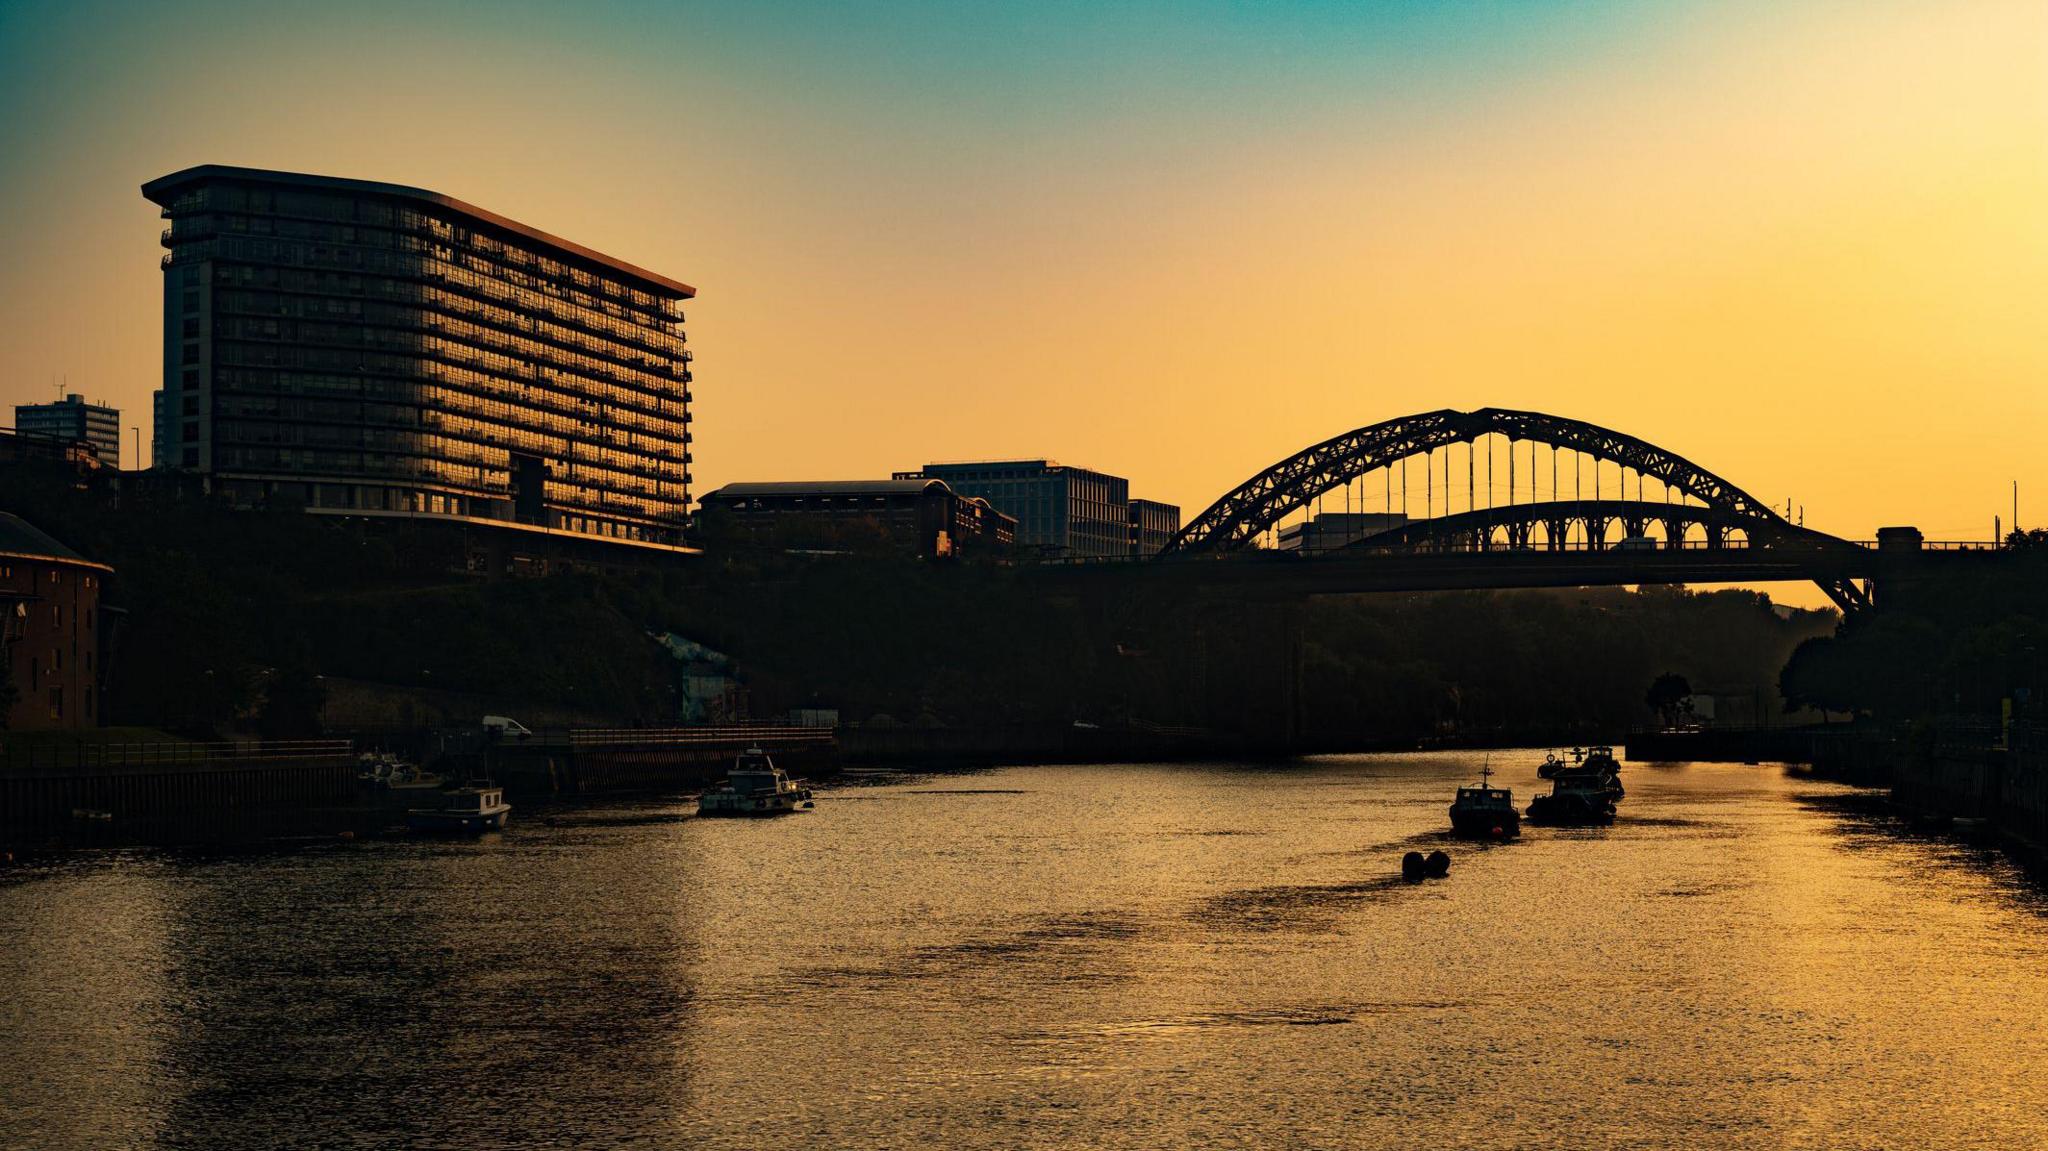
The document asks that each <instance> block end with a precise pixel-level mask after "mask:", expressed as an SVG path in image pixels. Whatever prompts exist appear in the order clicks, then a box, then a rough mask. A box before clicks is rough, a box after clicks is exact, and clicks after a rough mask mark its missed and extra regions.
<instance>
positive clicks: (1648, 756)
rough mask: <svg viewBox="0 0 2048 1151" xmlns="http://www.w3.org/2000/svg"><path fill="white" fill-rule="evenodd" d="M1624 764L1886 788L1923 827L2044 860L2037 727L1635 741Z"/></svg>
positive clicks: (2047, 756)
mask: <svg viewBox="0 0 2048 1151" xmlns="http://www.w3.org/2000/svg"><path fill="white" fill-rule="evenodd" d="M1627 758H1628V759H1629V760H1630V761H1631V762H1681V761H1689V762H1721V763H1761V762H1778V763H1790V764H1800V765H1804V766H1805V767H1807V768H1808V769H1809V770H1810V771H1811V772H1812V774H1814V775H1815V776H1817V777H1820V778H1824V779H1831V780H1836V781H1839V782H1843V783H1849V784H1854V785H1857V786H1861V787H1872V788H1881V789H1884V790H1885V791H1886V792H1887V793H1888V795H1889V797H1890V799H1891V802H1892V804H1893V805H1894V806H1895V807H1897V808H1898V809H1899V810H1900V811H1901V812H1902V813H1904V814H1905V815H1906V816H1907V817H1908V818H1909V819H1912V820H1913V821H1914V822H1916V823H1919V824H1921V825H1924V826H1954V827H1958V828H1960V829H1963V830H1967V831H1972V832H1980V833H1983V834H1985V835H1988V836H1991V837H1993V838H1995V839H1997V840H1998V841H1999V842H2000V843H2002V844H2003V845H2005V846H2006V847H2008V848H2009V849H2011V850H2012V851H2013V852H2014V853H2015V854H2017V855H2020V856H2022V857H2024V858H2026V859H2028V860H2029V861H2032V862H2035V863H2040V862H2044V861H2048V732H2044V729H2043V728H2042V727H2041V726H2040V725H2037V724H2024V723H2015V724H2012V725H2010V727H2009V729H1999V728H1996V727H1994V726H1986V725H1967V724H1959V723H1948V724H1937V725H1935V726H1934V727H1932V728H1929V729H1925V730H1915V731H1909V732H1906V733H1902V734H1893V733H1890V732H1885V731H1879V730H1875V729H1871V728H1859V727H1849V726H1839V727H1805V728H1781V729H1777V730H1767V729H1749V730H1711V729H1709V730H1698V731H1645V732H1631V733H1630V734H1629V738H1628V741H1627Z"/></svg>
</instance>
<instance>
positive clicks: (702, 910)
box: [0, 753, 2048, 1149]
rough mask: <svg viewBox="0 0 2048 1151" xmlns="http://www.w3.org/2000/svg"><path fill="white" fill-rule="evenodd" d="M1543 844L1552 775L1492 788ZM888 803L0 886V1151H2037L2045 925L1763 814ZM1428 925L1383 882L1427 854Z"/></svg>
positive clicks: (62, 866)
mask: <svg viewBox="0 0 2048 1151" xmlns="http://www.w3.org/2000/svg"><path fill="white" fill-rule="evenodd" d="M1492 758H1493V762H1494V765H1495V766H1496V767H1497V768H1501V769H1504V770H1503V771H1502V773H1501V775H1499V776H1497V782H1505V783H1507V784H1508V785H1510V786H1512V787H1514V788H1515V790H1516V795H1517V799H1518V801H1519V802H1521V803H1523V804H1526V802H1527V800H1528V798H1529V796H1531V795H1532V794H1533V793H1534V792H1535V791H1536V790H1537V788H1538V787H1539V784H1538V781H1537V780H1536V778H1535V774H1534V770H1533V765H1534V763H1535V762H1536V758H1537V757H1534V756H1531V755H1529V754H1527V753H1494V755H1493V757H1492ZM1479 763H1480V756H1479V754H1478V753H1442V754H1430V755H1376V756H1345V757H1331V758H1323V759H1315V760H1309V761H1304V762H1300V763H1296V764H1292V765H1281V766H1274V765H1259V766H1230V765H1183V766H1171V765H1144V766H1078V767H1019V768H1007V769H1000V770H989V771H982V772H974V773H965V774H953V775H895V774H882V775H874V776H869V777H864V778H860V779H854V780H848V781H845V782H842V783H838V784H835V785H833V786H831V787H829V788H826V789H824V790H823V791H821V793H820V797H819V802H818V806H817V810H816V811H815V812H812V813H807V814H803V815H799V816H796V817H792V818H788V819H783V820H779V821H773V822H746V821H713V820H702V821H700V820H697V819H694V818H691V817H689V814H688V813H689V812H690V810H691V806H690V805H689V804H688V803H687V802H685V801H684V800H683V799H682V798H680V797H677V798H669V799H662V800H642V801H633V802H597V803H587V804H579V805H573V806H567V805H565V806H556V807H548V808H541V807H534V806H528V807H524V808H522V809H521V810H520V811H518V812H516V813H515V816H514V819H515V822H514V824H513V826H512V828H511V829H510V830H509V831H507V832H506V833H504V834H502V835H498V836H493V837H490V838H487V839H485V840H482V841H479V842H460V843H457V842H428V841H421V840H418V839H411V838H406V837H404V836H393V837H390V838H370V839H363V840H356V841H353V842H342V841H338V840H329V839H321V840H313V841H300V842H286V843H276V842H273V843H268V844H264V845H257V846H252V847H248V848H243V849H223V848H218V847H215V848H207V849H203V850H201V849H182V850H165V849H131V850H96V851H90V852H78V853H73V854H69V855H65V856H62V857H58V858H43V859H40V860H37V861H34V862H32V863H30V864H27V865H19V864H18V865H16V866H14V867H12V868H10V869H7V870H4V871H0V988H4V989H5V991H4V993H0V1023H4V1026H0V1146H4V1147H9V1148H53V1149H54V1148H94V1149H98V1148H130V1147H134V1148H146V1147H168V1148H209V1149H211V1148H243V1147H249V1148H255V1147H286V1146H304V1147H323V1148H326V1147H360V1148H372V1147H375V1148H383V1147H396V1146H432V1147H462V1148H467V1147H475V1148H528V1147H580V1146H590V1147H623V1146H634V1147H652V1148H666V1147H678V1148H681V1147H693V1148H694V1147H704V1148H739V1147H764V1148H785V1147H803V1146H811V1147H833V1148H856V1147H861V1148H864V1147H877V1148H879V1147H895V1148H901V1147H926V1148H1015V1147H1105V1148H1108V1147H1130V1148H1158V1147H1205V1148H1214V1147H1273V1148H1280V1147H1290V1148H1291V1147H1331V1148H1338V1147H1342V1148H1371V1147H1417V1148H1494V1147H1499V1148H1592V1147H1609V1146H1617V1147H1618V1146H1626V1147H1670V1148H1693V1147H1700V1146H1717V1147H1734V1148H1804V1147H1813V1148H1830V1149H1835V1148H1862V1147H1868V1148H1901V1147H1917V1148H1950V1147H1954V1148H1963V1147H1983V1148H2000V1149H2006V1148H2018V1147H2038V1146H2044V1145H2048V1075H2044V1074H2043V1071H2044V1070H2048V1065H2044V1060H2043V1052H2044V1051H2048V900H2044V898H2043V896H2042V894H2041V893H2040V891H2039V890H2038V889H2037V887H2036V886H2034V885H2033V884H2032V883H2031V882H2030V881H2029V880H2028V878H2027V877H2026V876H2025V875H2024V874H2022V873H2021V872H2020V871H2018V870H2017V869H2016V868H2014V867H2013V866H2012V865H2011V864H2009V863H2007V862H2006V861H2004V859H2003V858H2002V857H2000V856H1998V855H1996V854H1995V853H1989V852H1983V851H1978V850H1974V849H1971V848H1968V847H1965V846H1962V845H1960V844H1957V843H1954V842H1951V841H1947V840H1943V839H1938V838H1931V837H1923V836H1915V835H1911V834H1908V833H1906V832H1905V831H1903V830H1902V829H1901V828H1900V827H1899V826H1898V825H1897V824H1896V823H1895V822H1894V821H1892V820H1891V819H1890V818H1889V817H1887V816H1885V815H1884V814H1882V812H1881V810H1880V808H1879V807H1878V805H1876V804H1875V803H1873V802H1872V801H1871V799H1870V797H1869V796H1868V795H1867V793H1859V792H1856V791H1853V790H1851V789H1848V788H1845V787H1839V786H1836V785H1833V784H1829V783H1823V782H1816V781H1813V780H1810V779H1806V778H1802V777H1799V776H1796V775H1793V774H1790V773H1788V772H1786V771H1785V770H1783V769H1781V768H1776V767H1771V766H1762V767H1755V766H1750V767H1744V766H1733V765H1705V764H1696V765H1675V766H1647V765H1629V766H1628V767H1627V769H1626V771H1625V774H1624V779H1625V781H1626V782H1627V784H1628V786H1629V795H1628V798H1627V799H1626V800H1625V801H1624V802H1623V804H1622V818H1621V821H1620V822H1618V823H1617V824H1616V825H1615V826H1614V827H1612V828H1609V829H1603V830H1591V831H1552V830H1544V829H1540V828H1531V829H1529V830H1528V831H1527V833H1526V834H1525V836H1524V838H1523V839H1522V840H1521V841H1520V842H1518V843H1513V844H1509V845H1505V846H1499V847H1476V846H1463V845H1459V844H1455V843H1450V842H1448V841H1445V840H1443V839H1442V838H1441V836H1440V829H1442V828H1443V827H1444V826H1445V824H1446V819H1445V814H1444V808H1445V805H1446V803H1447V802H1448V800H1449V798H1450V794H1451V791H1452V789H1453V788H1454V787H1455V785H1456V784H1457V783H1458V782H1460V781H1462V780H1466V779H1468V778H1469V777H1471V776H1472V775H1473V774H1474V773H1475V772H1476V770H1477V769H1478V767H1479ZM1439 846H1442V847H1446V848H1448V849H1449V850H1450V851H1451V853H1452V856H1453V865H1452V868H1451V872H1450V875H1449V877H1448V878H1446V879H1442V880H1432V881H1429V882H1426V883H1423V884H1420V885H1414V886H1411V885H1409V884H1405V883H1402V882H1400V881H1399V879H1398V871H1399V860H1400V856H1401V854H1402V853H1403V852H1404V851H1407V850H1410V849H1417V848H1419V849H1422V850H1429V849H1431V848H1434V847H1439Z"/></svg>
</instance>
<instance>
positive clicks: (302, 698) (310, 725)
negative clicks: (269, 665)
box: [256, 667, 327, 739]
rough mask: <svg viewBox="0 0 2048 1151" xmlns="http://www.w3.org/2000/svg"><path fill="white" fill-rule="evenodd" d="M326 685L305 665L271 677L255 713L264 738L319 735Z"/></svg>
mask: <svg viewBox="0 0 2048 1151" xmlns="http://www.w3.org/2000/svg"><path fill="white" fill-rule="evenodd" d="M326 702H327V685H326V684H324V683H322V682H321V681H320V677H319V676H317V675H314V674H313V673H312V672H311V671H310V670H308V669H306V668H304V667H289V668H285V669H283V670H280V671H278V672H277V673H276V674H274V675H272V676H271V677H270V683H269V685H268V686H267V688H266V690H265V691H264V693H263V704H262V706H261V707H260V708H259V709H258V710H257V712H256V726H257V729H258V730H260V731H261V732H262V733H263V738H265V739H305V738H308V737H310V736H316V735H319V734H320V708H321V705H323V704H325V703H326Z"/></svg>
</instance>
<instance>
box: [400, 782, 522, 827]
mask: <svg viewBox="0 0 2048 1151" xmlns="http://www.w3.org/2000/svg"><path fill="white" fill-rule="evenodd" d="M441 798H442V804H441V806H439V807H415V808H412V809H411V810H409V811H407V812H406V813H405V822H406V825H407V826H408V827H411V828H412V829H413V830H414V831H434V832H445V833H450V834H456V835H480V834H482V833H483V832H486V831H497V830H500V829H502V828H503V827H504V826H505V821H506V819H508V818H509V817H510V816H511V814H512V805H511V804H509V803H506V802H505V792H504V789H502V788H500V787H499V786H498V785H497V784H494V783H492V782H491V781H490V780H487V779H485V780H473V781H471V782H470V783H467V784H465V785H463V786H461V787H458V788H454V789H452V790H449V791H446V792H443V793H442V796H441Z"/></svg>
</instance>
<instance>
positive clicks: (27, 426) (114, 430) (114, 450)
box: [14, 395, 121, 468]
mask: <svg viewBox="0 0 2048 1151" xmlns="http://www.w3.org/2000/svg"><path fill="white" fill-rule="evenodd" d="M14 430H15V431H17V432H19V433H21V434H22V435H25V436H45V437H48V438H50V439H53V440H63V441H65V442H67V443H87V444H91V445H92V451H93V454H94V455H96V456H98V457H99V460H100V462H101V463H103V464H105V465H106V466H108V467H110V468H118V467H120V466H121V410H120V409H119V408H110V407H107V406H105V405H103V404H88V403H86V402H85V397H84V396H79V395H69V396H65V397H64V398H63V399H61V400H58V401H55V402H54V403H48V404H16V405H14Z"/></svg>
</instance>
